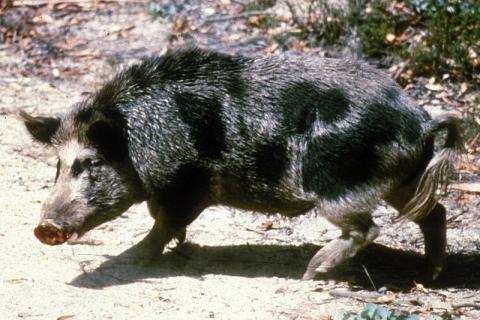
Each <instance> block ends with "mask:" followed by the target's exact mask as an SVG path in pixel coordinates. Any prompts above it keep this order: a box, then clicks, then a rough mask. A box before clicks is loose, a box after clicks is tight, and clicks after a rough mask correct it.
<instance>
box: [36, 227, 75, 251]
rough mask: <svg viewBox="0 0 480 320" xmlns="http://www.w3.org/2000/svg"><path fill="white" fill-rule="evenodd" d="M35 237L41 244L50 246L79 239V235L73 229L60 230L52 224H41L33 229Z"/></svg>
mask: <svg viewBox="0 0 480 320" xmlns="http://www.w3.org/2000/svg"><path fill="white" fill-rule="evenodd" d="M33 233H34V234H35V237H37V239H38V240H40V242H42V243H44V244H48V245H50V246H54V245H58V244H62V243H65V242H66V241H67V240H70V239H73V238H77V233H76V232H75V231H74V230H73V229H68V228H59V227H57V226H54V225H52V224H46V223H44V224H40V225H39V226H37V227H36V228H35V229H33Z"/></svg>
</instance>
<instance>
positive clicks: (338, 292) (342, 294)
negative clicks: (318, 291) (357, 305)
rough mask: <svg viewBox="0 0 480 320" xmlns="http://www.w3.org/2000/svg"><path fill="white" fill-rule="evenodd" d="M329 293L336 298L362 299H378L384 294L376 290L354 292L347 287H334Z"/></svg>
mask: <svg viewBox="0 0 480 320" xmlns="http://www.w3.org/2000/svg"><path fill="white" fill-rule="evenodd" d="M328 293H329V294H330V295H331V296H332V297H335V298H353V299H358V300H362V301H366V300H376V299H378V298H380V297H381V296H382V294H380V293H376V292H353V291H348V290H345V289H333V290H330V291H329V292H328Z"/></svg>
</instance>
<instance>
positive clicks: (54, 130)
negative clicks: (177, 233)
mask: <svg viewBox="0 0 480 320" xmlns="http://www.w3.org/2000/svg"><path fill="white" fill-rule="evenodd" d="M21 117H22V118H23V121H24V123H25V126H26V127H27V129H28V131H29V132H30V134H31V136H32V137H33V139H34V140H36V141H37V142H40V143H43V144H46V145H48V146H51V147H53V148H55V150H56V151H57V156H58V162H57V173H56V176H55V184H54V186H53V188H52V190H51V193H50V195H49V197H48V198H47V199H46V201H45V202H44V204H43V206H42V213H41V220H40V223H39V225H38V226H37V227H36V228H35V229H34V234H35V236H36V237H37V238H38V239H39V240H40V241H41V242H43V243H45V244H49V245H56V244H62V243H64V242H66V241H67V240H69V239H71V238H76V237H79V236H82V235H83V234H84V233H85V232H87V231H89V230H91V229H92V228H94V227H96V226H98V225H100V224H102V223H104V222H106V221H109V220H112V219H114V218H116V217H118V216H119V215H121V214H122V213H123V212H124V211H126V210H127V209H128V208H129V207H130V206H131V205H132V204H133V203H134V202H136V201H139V198H140V193H141V191H140V190H141V185H140V183H139V180H138V176H137V175H136V174H135V170H134V169H133V166H132V164H131V162H130V161H129V158H128V148H127V145H126V139H125V137H124V133H123V132H122V128H121V122H120V121H117V120H118V119H107V117H105V116H104V115H101V114H98V112H96V111H94V110H93V108H91V106H81V105H80V106H77V107H75V108H73V111H72V112H69V113H68V114H66V115H64V116H62V117H59V118H53V117H52V118H51V117H33V116H30V115H28V114H27V113H24V112H22V113H21Z"/></svg>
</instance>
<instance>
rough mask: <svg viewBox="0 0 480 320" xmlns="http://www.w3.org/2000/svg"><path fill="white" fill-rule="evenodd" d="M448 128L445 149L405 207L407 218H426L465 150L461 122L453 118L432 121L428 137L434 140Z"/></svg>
mask: <svg viewBox="0 0 480 320" xmlns="http://www.w3.org/2000/svg"><path fill="white" fill-rule="evenodd" d="M444 129H447V137H446V140H445V144H444V146H443V148H442V149H441V150H440V152H438V153H437V154H436V155H435V156H434V157H433V159H432V160H430V162H429V164H428V166H427V168H426V169H425V171H424V172H423V174H422V175H421V176H420V179H419V180H418V183H417V187H416V190H415V195H414V196H413V198H412V199H411V200H410V201H409V202H408V203H407V204H406V205H405V207H404V208H403V216H402V217H404V218H408V219H411V220H413V221H419V220H421V219H422V218H424V217H426V216H427V215H428V214H429V213H430V211H432V209H433V207H434V206H435V203H436V201H435V193H436V191H437V188H438V187H441V188H443V189H445V190H446V188H447V185H448V177H449V175H450V174H451V172H453V171H454V167H455V164H456V162H457V160H458V159H459V156H460V153H461V151H462V149H463V143H462V135H461V131H460V121H459V119H458V118H456V117H455V116H452V115H445V116H442V117H438V118H436V119H433V120H431V122H430V127H429V128H428V129H427V132H426V137H427V138H433V137H435V136H436V134H437V133H438V132H439V131H441V130H444Z"/></svg>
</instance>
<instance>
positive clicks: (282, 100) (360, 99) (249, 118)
mask: <svg viewBox="0 0 480 320" xmlns="http://www.w3.org/2000/svg"><path fill="white" fill-rule="evenodd" d="M21 116H22V118H23V121H24V123H25V125H26V127H27V129H28V131H29V132H30V134H31V135H32V136H33V138H34V139H35V140H36V141H39V142H41V143H44V144H47V145H49V146H53V147H54V148H55V149H56V151H57V154H58V164H57V174H56V177H55V185H54V186H53V189H52V192H51V195H50V196H49V198H48V199H47V200H46V201H45V203H44V204H43V207H42V216H41V221H40V223H39V225H38V226H37V227H36V228H35V230H34V233H35V236H36V237H37V238H38V239H39V240H40V241H41V242H43V243H46V244H49V245H56V244H62V243H64V242H66V241H67V240H69V239H70V238H73V237H79V236H82V235H83V234H84V233H86V232H87V231H89V230H91V229H92V228H94V227H96V226H98V225H100V224H102V223H104V222H106V221H109V220H112V219H114V218H116V217H118V216H119V215H121V214H122V213H123V212H125V211H126V210H127V209H128V208H129V207H130V206H131V205H132V204H134V203H139V202H142V201H147V203H148V208H149V210H150V213H151V215H152V217H153V218H154V219H155V224H154V226H153V228H152V230H151V231H150V233H149V234H148V235H147V236H146V238H145V239H144V240H143V241H144V243H145V244H147V245H148V246H150V247H154V248H157V249H158V252H159V253H160V252H162V250H163V248H164V246H165V245H166V244H167V243H168V242H169V241H170V240H172V239H174V238H177V239H178V240H179V241H180V242H181V241H183V240H184V239H185V233H186V227H187V226H188V225H189V224H190V223H191V222H192V221H194V220H195V219H196V218H197V217H198V215H199V214H200V213H201V212H202V211H203V210H204V209H205V208H207V207H209V206H212V205H227V206H232V207H236V208H241V209H247V210H254V211H259V212H265V213H275V212H279V213H281V214H284V215H286V216H296V215H300V214H303V213H305V212H307V211H309V210H311V209H313V208H316V209H317V210H318V212H319V213H320V214H321V215H322V216H323V217H325V218H326V219H328V220H329V221H330V222H332V223H333V224H335V225H336V226H338V227H339V228H340V229H341V230H342V235H341V237H339V238H338V239H336V240H333V241H332V242H330V243H329V244H327V245H326V246H324V247H323V248H321V249H320V250H319V251H318V252H317V253H316V254H315V256H314V257H313V258H312V259H311V261H310V263H309V264H308V267H307V270H306V272H305V274H304V276H303V278H304V279H312V278H314V277H315V276H316V275H317V273H323V272H327V271H329V270H330V269H332V268H333V267H335V266H336V265H338V264H339V263H341V262H342V261H344V260H345V259H347V258H349V257H352V256H354V255H355V254H356V253H357V252H358V251H359V250H360V249H362V248H363V247H365V246H366V245H368V244H369V243H371V242H372V241H373V240H374V239H375V237H377V235H378V227H377V226H376V225H375V224H374V222H373V221H372V217H371V212H372V210H374V209H375V207H376V206H377V205H378V204H379V201H380V200H381V199H384V200H385V201H386V202H387V203H389V204H390V205H392V206H393V207H394V208H396V209H397V210H398V211H399V213H400V216H402V217H406V218H409V219H411V220H413V221H415V222H416V223H418V225H419V226H420V228H421V230H422V232H423V235H424V237H425V253H426V258H427V263H428V266H429V268H430V272H431V275H432V276H433V277H436V276H437V275H438V274H439V273H440V271H441V270H442V268H443V266H444V260H445V255H446V254H445V247H446V217H445V208H444V207H443V206H442V205H441V204H439V203H438V202H436V200H435V199H434V195H435V193H436V189H437V187H438V186H439V185H441V184H442V183H443V182H445V180H446V177H447V173H448V171H449V170H450V169H451V167H452V165H453V164H454V161H455V159H456V156H457V155H458V153H459V150H460V148H461V145H462V143H461V138H460V133H459V125H458V121H457V119H456V118H454V117H451V116H446V117H443V118H439V119H431V118H430V117H429V116H428V115H427V113H426V112H425V111H423V110H422V109H421V108H420V107H418V106H417V104H416V103H415V101H414V100H412V99H411V98H409V97H408V96H407V95H406V94H405V93H403V92H402V90H401V88H400V87H399V86H398V85H397V84H396V83H395V82H394V81H392V80H391V79H390V78H389V77H388V75H387V74H385V73H384V72H382V71H379V70H377V69H375V68H374V67H371V66H369V65H367V64H364V63H361V62H358V61H354V60H349V59H327V58H320V57H315V56H313V55H290V56H289V55H278V56H274V55H272V56H267V57H258V58H247V57H240V56H230V55H226V54H222V53H217V52H212V51H207V50H202V49H197V48H190V49H181V50H177V51H173V52H170V53H167V54H165V55H164V56H161V57H155V58H148V59H145V60H144V61H143V62H141V63H139V64H137V65H134V66H132V67H130V68H128V69H126V70H125V71H123V72H121V73H119V74H118V75H117V76H116V77H114V78H113V80H111V81H109V82H108V83H106V84H105V85H104V86H103V88H101V89H100V90H99V91H98V92H96V94H94V95H93V96H92V97H91V98H90V99H87V100H85V101H83V102H80V103H78V104H77V105H75V106H74V107H73V108H71V109H70V110H69V111H67V112H65V113H64V114H62V115H59V116H58V117H34V116H31V115H28V114H27V113H25V112H21ZM442 130H445V131H446V140H445V143H444V144H443V146H442V148H441V149H440V150H439V152H438V153H437V154H436V155H434V140H435V136H436V135H437V133H438V132H439V131H442Z"/></svg>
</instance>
